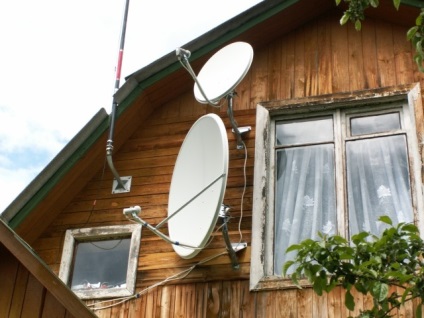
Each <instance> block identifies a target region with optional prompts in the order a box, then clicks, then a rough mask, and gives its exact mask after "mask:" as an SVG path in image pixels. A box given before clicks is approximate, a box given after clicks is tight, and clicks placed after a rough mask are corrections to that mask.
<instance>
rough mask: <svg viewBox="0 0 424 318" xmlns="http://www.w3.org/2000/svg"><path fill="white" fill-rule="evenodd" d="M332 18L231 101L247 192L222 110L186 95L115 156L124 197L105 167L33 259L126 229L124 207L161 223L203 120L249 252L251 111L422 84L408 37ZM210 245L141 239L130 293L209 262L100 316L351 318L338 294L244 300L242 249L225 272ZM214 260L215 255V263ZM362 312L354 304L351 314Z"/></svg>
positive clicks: (286, 47)
mask: <svg viewBox="0 0 424 318" xmlns="http://www.w3.org/2000/svg"><path fill="white" fill-rule="evenodd" d="M339 18H340V16H339V15H338V14H328V15H325V16H322V17H320V18H319V19H317V20H315V21H310V22H309V23H308V24H306V25H304V26H302V27H300V28H298V29H296V30H293V31H292V32H291V33H288V34H284V35H283V36H281V38H279V39H278V40H276V41H274V42H272V43H269V44H268V45H267V46H265V47H261V48H255V56H254V61H253V64H252V67H251V69H250V71H249V73H248V75H247V76H246V78H245V79H244V80H243V82H242V83H241V84H240V85H239V87H238V89H237V91H238V96H237V97H235V100H234V109H235V111H236V112H235V117H236V120H237V122H238V125H239V126H252V131H251V132H250V133H249V134H248V135H247V136H245V138H244V140H245V142H246V145H247V161H246V169H245V171H246V188H245V189H244V183H245V182H244V162H245V160H244V155H245V154H244V151H243V150H237V149H236V143H235V138H234V135H233V133H232V132H231V125H230V123H229V120H228V117H227V115H226V107H225V106H224V107H222V108H221V109H220V110H217V109H215V108H211V107H207V106H204V105H199V104H197V103H196V102H195V101H194V97H193V95H192V92H191V91H189V92H187V93H186V94H184V95H182V96H180V98H177V99H175V100H173V101H172V102H169V103H166V104H164V105H162V106H161V107H157V106H155V107H157V108H156V110H155V111H154V112H153V113H152V114H151V115H150V116H149V118H148V120H146V121H143V122H140V126H139V129H138V130H137V131H136V132H135V133H134V134H133V135H132V136H131V137H130V138H129V139H128V140H126V142H125V143H124V144H123V146H122V147H121V148H120V149H119V151H118V152H117V154H116V155H115V156H114V161H115V167H116V168H117V170H118V171H119V173H120V175H122V176H126V175H130V176H132V177H133V181H132V188H131V192H130V193H124V194H117V195H112V194H111V185H112V174H111V173H110V171H109V169H107V168H106V166H105V168H104V169H103V170H101V171H98V173H97V175H96V177H95V178H93V179H92V180H91V181H90V182H89V183H88V184H87V186H86V187H85V188H84V189H83V191H81V192H80V193H79V194H78V195H77V196H76V197H75V198H74V199H73V201H72V202H71V203H70V204H69V205H68V206H67V207H66V208H65V209H63V211H62V212H61V213H60V215H59V217H57V218H56V219H55V220H54V222H53V223H52V224H51V225H50V226H49V227H48V229H47V230H46V231H45V232H44V234H43V236H42V237H41V238H39V239H38V240H37V241H36V242H35V243H34V245H33V246H34V248H35V249H36V250H37V252H38V253H39V254H40V256H41V257H42V258H43V259H44V260H45V261H46V262H47V264H49V265H50V266H51V267H52V268H53V270H54V271H56V272H58V271H59V264H60V256H61V249H62V245H63V239H64V235H65V230H66V229H70V228H81V227H93V226H104V225H112V224H123V223H127V222H128V221H126V219H125V218H124V217H123V215H122V210H123V208H125V207H129V206H132V205H140V206H142V208H143V211H142V213H143V218H144V219H146V220H147V221H149V222H150V223H151V224H157V223H158V222H159V221H160V220H162V219H163V218H164V217H165V216H166V215H167V199H168V191H169V186H170V182H171V176H172V171H173V167H174V164H175V160H176V156H177V154H178V151H179V148H180V146H181V143H182V141H183V139H184V137H185V135H186V134H187V132H188V130H189V128H190V127H191V125H192V124H193V123H194V121H195V120H196V119H197V118H199V117H200V116H201V115H203V114H206V113H210V112H216V113H218V114H219V115H220V116H221V117H222V118H223V120H224V122H225V125H226V128H227V132H228V139H229V147H230V166H229V176H228V186H227V190H226V193H225V199H224V202H225V203H226V204H228V205H230V206H231V211H230V213H231V216H232V219H231V222H230V225H229V232H230V237H231V240H232V241H234V242H237V241H239V240H242V241H245V242H247V243H248V245H249V246H250V239H251V215H252V209H251V207H252V182H253V165H254V159H253V157H254V139H255V127H254V125H255V108H256V105H257V103H259V102H262V101H272V100H281V99H294V98H303V97H308V96H315V95H322V94H332V93H339V92H349V91H355V90H363V89H371V88H378V87H384V86H392V85H401V84H409V83H414V82H420V81H422V80H423V75H422V74H421V73H419V72H418V71H417V68H416V66H415V64H414V63H413V60H412V56H413V51H412V48H411V45H410V44H409V42H407V40H406V37H405V36H404V35H405V33H406V30H407V28H405V27H399V26H397V25H394V24H389V23H386V22H382V21H379V20H374V19H371V18H370V19H368V20H366V22H365V23H364V25H363V28H362V31H361V32H356V31H355V30H354V29H353V28H352V26H344V27H341V26H340V25H339ZM165 93H166V92H164V94H165ZM148 101H149V98H148V97H146V98H143V99H140V104H139V105H138V107H139V108H140V112H142V111H143V109H148V108H149V107H151V106H152V105H149V102H148ZM421 116H422V115H421ZM421 119H422V117H421ZM418 124H419V125H421V126H422V123H418ZM420 138H421V137H420ZM242 199H243V200H242ZM240 220H241V221H240ZM239 222H240V223H239ZM239 224H240V227H239ZM165 230H166V228H165ZM212 238H213V239H212V241H211V242H210V244H209V245H208V246H207V247H206V248H205V250H204V251H202V252H201V253H199V254H198V256H196V257H195V258H194V259H191V260H183V259H181V258H179V257H178V256H177V255H176V254H175V253H174V252H173V249H172V247H171V246H170V245H169V244H167V243H165V242H164V241H163V240H161V239H159V238H158V237H156V236H155V235H153V234H152V233H149V231H147V230H144V231H143V233H142V241H141V248H140V256H139V263H138V278H137V290H143V289H144V288H146V287H147V286H151V285H152V284H154V283H157V282H160V281H162V280H164V279H166V278H167V277H171V276H172V275H175V274H177V273H179V272H182V271H184V270H187V269H188V268H190V267H191V266H193V265H194V264H196V263H197V262H199V261H202V260H204V259H206V258H208V257H211V258H212V259H211V261H209V262H208V263H205V264H202V265H201V266H199V267H196V268H194V269H193V270H192V271H191V272H190V273H189V274H188V275H187V276H186V277H185V278H184V279H182V280H181V281H173V282H172V284H171V285H167V286H161V287H157V288H153V289H152V290H151V291H150V292H149V293H147V294H146V295H143V296H141V298H139V299H137V300H131V301H129V302H126V303H124V304H122V305H119V306H118V308H119V309H117V307H113V308H111V309H105V310H104V311H101V312H99V315H100V316H101V317H116V312H119V317H194V316H195V317H347V316H348V315H349V313H348V312H346V310H345V308H344V305H343V299H344V296H343V295H342V292H341V291H340V290H336V291H334V292H332V293H331V294H329V295H326V296H325V297H321V298H320V297H317V296H315V295H314V294H313V292H312V291H311V290H310V289H304V290H297V289H287V290H279V291H263V292H255V293H251V292H249V290H248V277H249V269H250V248H247V249H246V250H244V251H241V252H240V253H239V254H238V257H239V260H240V263H241V268H240V270H239V271H233V270H232V269H231V266H230V259H229V257H228V256H226V255H220V253H222V252H224V251H225V244H224V242H223V238H222V235H221V234H220V233H219V232H218V233H214V234H213V235H212ZM216 255H220V256H218V257H216V258H214V256H216ZM356 298H357V302H358V303H359V304H365V305H366V304H367V302H369V299H367V298H363V297H362V296H361V295H359V294H358V295H356ZM360 307H361V306H360V305H358V310H359V308H360ZM403 310H404V311H403V312H402V313H399V315H398V316H399V317H413V314H412V313H411V310H412V309H411V308H409V307H407V308H405V309H403Z"/></svg>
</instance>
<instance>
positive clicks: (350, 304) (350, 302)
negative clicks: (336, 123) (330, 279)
mask: <svg viewBox="0 0 424 318" xmlns="http://www.w3.org/2000/svg"><path fill="white" fill-rule="evenodd" d="M345 306H346V308H347V309H349V310H351V311H353V310H354V309H355V300H354V299H353V296H352V294H351V293H350V290H347V291H346V294H345Z"/></svg>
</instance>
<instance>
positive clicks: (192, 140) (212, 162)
mask: <svg viewBox="0 0 424 318" xmlns="http://www.w3.org/2000/svg"><path fill="white" fill-rule="evenodd" d="M227 174H228V140H227V132H226V129H225V126H224V123H223V122H222V120H221V118H220V117H219V116H218V115H216V114H207V115H204V116H202V117H201V118H199V119H198V120H197V121H196V122H195V123H194V124H193V126H192V127H191V129H190V131H189V132H188V134H187V135H186V137H185V139H184V142H183V144H182V146H181V148H180V151H179V153H178V157H177V161H176V164H175V167H174V172H173V175H172V180H171V187H170V191H169V199H168V231H169V237H170V238H171V240H172V241H178V242H184V243H185V244H186V245H189V246H193V247H196V248H189V247H187V246H180V245H177V244H173V245H172V246H173V248H174V250H175V252H176V253H177V254H178V255H180V256H181V257H182V258H185V259H188V258H192V257H194V256H195V255H196V254H198V253H199V251H200V250H201V249H202V248H203V247H204V246H205V245H206V243H207V242H208V240H209V238H210V235H211V233H212V231H213V229H214V227H215V225H216V222H217V219H218V216H219V212H220V209H221V205H222V201H223V198H224V192H225V188H226V184H227ZM182 207H183V208H182ZM175 211H178V214H175V216H173V214H174V213H175Z"/></svg>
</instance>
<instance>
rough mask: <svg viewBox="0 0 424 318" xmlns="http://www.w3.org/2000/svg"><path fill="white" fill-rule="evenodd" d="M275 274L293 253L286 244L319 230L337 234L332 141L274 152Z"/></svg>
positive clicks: (315, 236)
mask: <svg viewBox="0 0 424 318" xmlns="http://www.w3.org/2000/svg"><path fill="white" fill-rule="evenodd" d="M276 167H277V175H276V192H275V241H274V255H275V257H274V273H275V274H276V275H281V272H282V266H283V264H284V263H285V262H286V261H287V260H289V259H292V258H293V256H294V254H286V253H285V251H286V249H287V247H289V246H290V245H292V244H295V243H299V242H300V241H302V240H304V239H306V238H317V233H318V232H323V233H330V234H335V233H336V224H337V222H336V198H335V178H334V147H333V145H332V144H327V145H318V146H309V147H298V148H291V149H283V150H278V151H277V162H276Z"/></svg>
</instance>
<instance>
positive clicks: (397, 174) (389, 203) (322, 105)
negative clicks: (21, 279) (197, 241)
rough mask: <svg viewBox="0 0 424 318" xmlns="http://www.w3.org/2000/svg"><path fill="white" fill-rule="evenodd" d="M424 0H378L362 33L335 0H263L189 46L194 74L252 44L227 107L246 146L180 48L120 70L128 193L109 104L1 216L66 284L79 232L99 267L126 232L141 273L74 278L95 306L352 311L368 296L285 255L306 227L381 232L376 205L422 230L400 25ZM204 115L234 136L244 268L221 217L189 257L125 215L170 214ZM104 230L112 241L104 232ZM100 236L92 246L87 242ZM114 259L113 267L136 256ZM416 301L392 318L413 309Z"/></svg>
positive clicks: (418, 125)
mask: <svg viewBox="0 0 424 318" xmlns="http://www.w3.org/2000/svg"><path fill="white" fill-rule="evenodd" d="M422 6H423V4H422V2H421V1H418V0H415V1H414V0H408V1H402V5H401V7H400V9H399V10H398V11H396V10H395V9H394V7H393V4H392V2H391V1H381V4H380V6H379V7H378V8H377V9H368V10H367V11H366V14H367V17H366V19H365V21H364V22H363V24H362V30H361V31H356V30H355V29H354V27H353V25H351V24H349V23H348V24H346V25H344V26H341V25H340V23H339V21H340V18H341V16H342V12H343V11H342V8H341V7H338V6H336V5H335V1H334V0H314V1H311V0H290V1H288V0H283V1H274V0H269V1H268V0H267V1H264V2H262V3H259V4H258V5H256V6H254V7H252V8H251V9H249V10H247V11H245V12H243V13H242V14H240V15H238V16H236V17H235V18H233V19H231V20H229V21H227V22H226V23H224V24H222V25H220V26H219V27H217V28H215V29H213V30H211V31H210V32H208V33H206V34H204V35H203V36H201V37H199V38H198V39H195V40H193V41H192V42H190V43H188V44H187V45H186V46H184V48H185V49H187V50H189V51H190V52H191V57H190V63H191V65H192V67H193V69H194V71H195V72H199V70H200V69H201V68H202V66H203V65H204V64H205V63H206V62H207V61H208V59H209V58H210V57H211V56H212V55H213V54H214V53H215V52H217V51H218V50H219V49H220V48H222V47H225V46H226V45H228V44H230V43H233V42H237V41H242V42H246V43H249V44H250V45H251V46H252V47H253V51H254V57H253V62H252V65H251V67H250V69H249V71H248V73H247V74H246V76H245V77H244V78H243V80H242V81H241V83H240V84H239V85H238V86H237V87H236V93H237V94H236V96H235V97H234V105H233V113H234V118H235V120H236V121H237V124H238V125H239V126H249V127H251V130H250V131H249V132H248V133H246V134H243V136H242V138H243V142H244V144H245V147H243V148H242V149H239V148H238V147H237V146H236V141H237V140H236V136H235V135H234V133H233V132H232V125H231V122H230V120H229V116H228V115H227V108H228V105H227V104H226V103H225V102H224V103H223V105H222V106H221V107H220V108H215V107H211V106H208V105H204V104H200V103H198V102H197V101H196V100H195V98H194V96H193V84H194V83H193V79H192V78H191V77H190V75H189V74H188V72H187V71H186V70H185V69H184V68H183V67H182V65H181V64H180V63H179V61H178V59H177V58H176V55H175V52H171V53H169V54H168V55H166V56H164V57H162V58H160V59H158V60H157V61H155V62H154V63H152V64H150V65H148V66H146V67H145V68H143V69H141V70H138V71H136V72H134V73H133V74H132V75H130V76H129V77H128V78H126V81H125V83H124V84H123V86H122V87H121V88H120V89H119V91H118V92H117V93H116V94H115V96H114V99H115V101H116V103H117V104H118V107H117V111H116V121H115V126H114V128H115V131H114V140H113V141H114V149H113V156H112V157H113V163H114V167H115V168H116V171H117V172H118V173H119V175H121V176H131V188H130V191H128V192H125V191H122V192H119V193H112V192H113V191H112V183H113V179H114V176H113V173H112V171H111V169H109V168H108V166H107V164H106V163H105V147H106V144H107V140H108V132H109V117H108V115H107V113H106V111H105V110H100V111H99V113H98V114H96V115H95V116H94V117H93V119H92V120H91V121H90V122H89V123H88V124H87V126H86V127H84V128H83V129H82V130H81V132H80V133H79V134H78V135H77V136H75V138H74V139H73V140H72V141H71V142H70V143H69V144H68V145H67V146H66V147H65V148H64V149H63V151H62V152H61V153H59V155H58V156H57V157H56V158H55V159H54V160H53V161H52V162H51V163H50V164H49V165H48V166H47V167H46V168H45V169H44V170H43V172H42V173H41V174H40V175H39V176H38V177H37V178H36V179H35V180H34V181H33V182H32V183H31V184H30V185H29V186H28V187H27V188H26V189H25V190H24V191H23V192H22V193H21V194H20V195H19V196H18V197H17V198H16V200H15V201H14V202H12V204H11V205H10V206H9V207H8V208H7V209H6V210H5V211H4V213H3V215H2V218H3V219H4V220H5V222H6V223H7V224H8V226H10V227H11V228H12V229H13V230H14V231H15V232H16V233H17V234H18V235H19V236H20V237H21V238H22V239H23V240H25V241H26V242H27V243H28V244H29V245H30V246H31V247H32V248H33V250H34V251H35V253H36V254H37V255H38V256H39V257H40V258H41V259H42V260H43V262H45V264H47V265H48V266H49V267H50V269H51V270H52V271H53V272H54V273H56V274H57V275H59V276H60V277H61V278H62V279H63V280H64V281H65V282H66V283H67V284H68V286H71V282H70V281H69V280H70V278H71V276H72V275H76V274H75V273H74V274H71V272H72V268H73V267H77V266H76V265H75V262H76V260H73V259H74V258H75V259H76V258H77V252H78V253H79V251H80V250H81V253H83V251H82V250H83V249H82V247H81V249H80V248H78V250H76V249H75V246H77V245H78V246H80V244H81V246H82V243H86V242H88V243H89V245H90V244H91V245H90V246H88V247H87V248H88V252H86V254H83V255H85V256H83V257H82V259H83V260H84V259H85V260H86V262H85V263H84V262H83V263H84V264H82V265H79V266H81V272H82V275H87V277H94V276H95V275H97V274H98V272H100V264H102V263H112V260H116V259H121V257H119V255H122V254H119V253H121V252H122V250H119V251H117V246H122V244H121V243H122V242H126V243H125V244H127V245H125V246H126V247H125V248H124V247H123V248H122V249H123V250H124V251H126V253H128V255H129V256H130V257H129V261H128V270H129V269H130V268H131V273H130V272H127V273H125V270H124V274H123V275H124V278H125V279H126V280H125V279H124V280H125V283H124V284H121V283H119V284H118V281H119V279H120V278H113V279H114V280H116V282H115V283H114V284H110V285H108V284H103V283H102V282H101V281H100V279H98V278H93V279H92V280H91V281H90V280H89V279H88V280H86V282H85V283H84V284H79V285H78V286H80V287H81V286H82V287H81V288H86V289H85V290H84V289H83V290H82V291H81V292H80V293H79V292H78V290H77V287H75V288H74V287H72V289H73V290H74V291H75V292H76V294H78V295H79V297H81V298H82V299H83V300H84V301H85V302H86V304H87V306H89V307H90V308H91V309H92V310H93V311H94V312H95V314H96V315H97V316H99V317H348V316H349V315H355V314H356V315H357V314H358V313H359V312H360V310H361V309H363V308H366V307H367V306H368V304H369V302H370V301H371V299H370V298H368V297H365V296H363V295H361V294H359V293H358V294H355V302H356V307H355V311H354V312H349V311H348V310H347V309H346V308H345V306H344V293H343V290H342V289H338V288H336V289H335V290H334V291H332V292H331V293H329V294H325V295H323V296H321V297H319V296H317V295H316V294H315V293H314V292H313V290H312V289H311V288H309V287H308V286H305V288H303V289H298V288H297V287H295V286H294V285H293V283H292V282H291V280H290V279H287V278H283V277H281V263H282V261H284V260H286V259H287V258H286V255H285V253H284V251H285V247H286V245H287V244H290V243H291V242H292V243H293V242H296V240H299V239H301V238H302V237H304V235H306V236H308V235H309V236H313V235H314V233H316V232H317V231H324V230H325V231H328V232H329V233H334V232H338V233H340V234H342V235H345V236H348V235H349V234H350V233H353V232H354V231H355V230H357V229H367V230H371V231H373V230H375V227H376V226H378V224H377V225H376V222H375V220H376V217H377V216H378V213H383V214H384V213H386V212H387V211H388V210H390V211H392V210H393V211H395V212H394V213H395V214H394V217H395V218H397V220H400V221H405V220H406V221H413V222H415V223H416V224H417V225H418V226H419V228H420V230H421V231H422V232H423V233H424V231H423V230H424V219H423V215H424V214H423V213H424V202H423V193H422V192H423V191H422V186H423V172H422V165H423V162H424V160H423V159H424V158H423V139H424V122H423V106H422V105H423V98H422V91H423V87H422V86H423V84H424V82H423V80H424V75H423V74H422V73H420V72H419V70H418V68H417V66H416V64H415V63H414V60H413V56H414V48H413V47H412V45H411V43H410V42H408V41H407V39H406V32H407V30H408V29H409V28H410V27H411V26H413V25H414V23H415V18H416V17H417V16H418V14H419V12H420V8H421V7H422ZM140 32H144V31H143V30H140ZM209 113H214V114H216V115H218V116H219V117H220V118H221V119H222V121H223V123H224V124H225V127H226V130H227V135H228V144H229V169H228V180H227V184H226V190H225V196H224V203H225V204H226V205H228V206H230V207H231V209H230V216H231V218H230V221H229V223H228V232H229V237H230V239H231V241H234V242H238V241H240V242H241V241H243V242H245V243H247V247H246V248H245V249H243V250H241V251H239V252H237V254H236V255H237V260H238V262H239V268H238V269H236V270H235V269H233V267H232V266H231V259H230V257H229V255H228V253H227V249H226V244H225V240H224V236H223V235H222V234H221V232H220V231H219V229H218V226H217V231H214V232H213V233H212V235H211V238H212V240H211V242H210V243H209V244H208V245H207V246H206V247H205V248H204V249H202V250H201V251H200V252H199V253H198V254H197V255H196V256H194V257H193V258H190V259H184V258H181V257H180V256H179V255H177V254H176V253H175V251H174V250H173V248H172V245H171V244H169V243H168V242H166V241H164V240H163V239H162V238H160V237H158V236H157V235H155V234H154V233H152V231H149V230H147V229H145V228H143V229H142V230H141V229H140V227H137V226H134V223H131V222H130V221H129V220H128V219H127V218H126V217H125V215H124V214H123V210H124V209H126V208H128V207H133V206H141V209H142V210H141V215H142V217H143V219H144V220H147V221H148V222H149V224H153V225H154V224H158V223H159V222H161V220H163V219H164V218H165V217H166V216H167V213H168V212H167V206H168V194H169V188H170V184H171V178H172V174H173V169H174V166H175V161H176V158H177V155H178V152H179V150H180V147H181V145H182V142H183V140H184V138H185V137H186V135H187V133H188V132H189V130H190V128H191V127H192V125H193V124H194V123H195V122H196V120H198V119H199V118H200V117H202V116H204V115H206V114H209ZM329 127H330V128H329ZM386 142H388V143H386ZM393 147H394V148H393ZM304 150H305V152H302V153H301V151H304ZM308 152H309V154H308ZM394 157H396V160H398V161H396V162H394V161H393V160H394ZM287 158H291V159H287ZM306 158H309V159H308V161H307V162H305V160H306ZM389 167H390V169H389ZM393 167H395V168H393ZM388 170H390V171H391V172H390V176H391V177H390V178H389V177H387V176H386V175H388V174H389V173H385V172H387V171H388ZM298 173H301V174H302V173H304V179H303V181H302V182H303V185H302V184H301V181H299V180H300V179H301V178H300V177H299V176H296V175H295V174H298ZM324 175H325V176H326V177H325V178H324V177H323V176H324ZM383 175H384V176H386V177H387V178H386V177H384V178H383ZM315 176H318V178H315ZM324 179H325V180H324ZM305 180H307V181H305ZM286 183H287V184H288V185H289V186H287V185H286V186H283V184H286ZM306 183H308V185H306ZM370 184H372V186H370ZM311 189H312V190H313V191H312V192H311ZM358 189H359V190H358ZM361 193H362V194H361ZM363 193H366V194H363ZM368 194H369V195H368ZM279 199H280V200H279ZM324 201H325V202H324ZM394 202H396V204H395V203H394ZM286 203H287V205H285V206H284V207H282V205H283V204H286ZM287 211H289V212H287ZM328 211H330V212H328ZM327 212H328V213H327ZM199 213H200V212H199ZM277 216H278V217H277ZM369 219H371V221H369ZM190 226H194V224H192V225H190V224H188V225H187V231H190ZM163 230H164V231H165V232H166V231H167V229H166V227H164V229H163ZM377 230H378V229H377ZM104 241H106V243H108V244H110V245H109V246H106V245H104V246H103V245H102V246H100V245H101V244H103V243H104ZM106 243H105V244H106ZM137 244H138V245H137ZM93 246H96V247H97V248H98V250H96V251H95V252H90V250H89V248H90V247H93ZM108 250H113V251H114V253H112V254H108V253H107V251H108ZM103 254H108V255H111V256H110V258H109V261H103V258H102V257H103ZM93 255H95V257H91V256H93ZM89 256H90V257H89ZM87 263H88V264H87ZM72 264H73V265H72ZM113 264H114V265H113V267H112V268H109V269H108V272H109V273H110V272H120V270H118V268H120V267H122V266H124V267H125V266H127V264H126V263H125V264H124V265H122V264H120V263H119V262H118V263H116V264H115V263H113ZM90 265H91V266H90ZM72 266H73V267H72ZM90 275H91V276H90ZM125 275H126V276H125ZM72 277H73V276H72ZM98 283H101V284H100V285H98ZM72 284H73V283H72ZM112 285H113V288H112V287H111V286H112ZM117 286H118V287H117ZM102 287H104V288H103V289H104V290H106V291H103V290H101V289H102ZM70 288H71V287H70ZM87 289H89V290H88V292H86V291H87ZM95 289H97V290H95ZM112 289H115V290H112ZM93 290H94V291H93ZM109 292H110V293H109ZM110 300H112V301H110ZM413 306H416V304H409V305H408V306H406V307H403V308H402V309H401V310H400V311H399V312H398V313H397V315H398V317H414V308H413Z"/></svg>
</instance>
